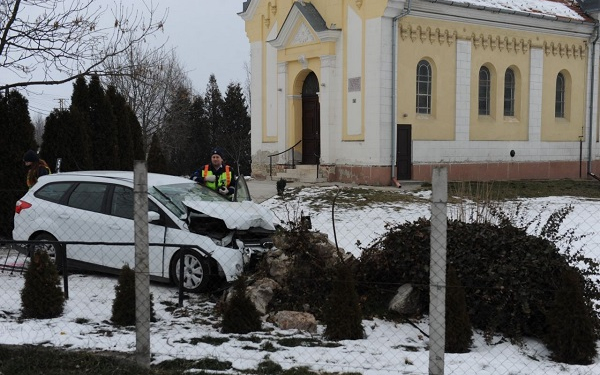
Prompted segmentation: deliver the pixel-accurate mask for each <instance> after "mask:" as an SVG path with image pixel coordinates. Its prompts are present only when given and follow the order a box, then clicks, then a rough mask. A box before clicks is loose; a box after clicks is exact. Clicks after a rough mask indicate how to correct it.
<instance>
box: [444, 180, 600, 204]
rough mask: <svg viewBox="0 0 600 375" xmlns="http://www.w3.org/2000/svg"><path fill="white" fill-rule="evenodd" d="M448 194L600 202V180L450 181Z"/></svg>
mask: <svg viewBox="0 0 600 375" xmlns="http://www.w3.org/2000/svg"><path fill="white" fill-rule="evenodd" d="M448 193H449V194H450V195H457V194H456V193H461V194H460V196H462V197H465V198H477V197H481V195H482V193H484V194H485V195H487V196H488V197H489V198H491V199H492V200H509V199H516V198H540V197H548V196H574V197H583V198H594V199H600V181H596V180H572V179H560V180H520V181H490V182H475V181H470V182H450V183H448Z"/></svg>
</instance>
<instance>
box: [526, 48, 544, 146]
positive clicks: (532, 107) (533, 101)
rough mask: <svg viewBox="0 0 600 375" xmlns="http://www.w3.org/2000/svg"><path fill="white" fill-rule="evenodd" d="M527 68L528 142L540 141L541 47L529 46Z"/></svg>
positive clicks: (542, 66) (542, 67)
mask: <svg viewBox="0 0 600 375" xmlns="http://www.w3.org/2000/svg"><path fill="white" fill-rule="evenodd" d="M529 69H530V72H529V121H528V123H529V142H540V141H541V139H542V96H543V80H544V51H543V50H542V49H541V48H531V50H530V62H529ZM523 83H525V82H523Z"/></svg>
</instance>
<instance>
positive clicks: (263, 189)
mask: <svg viewBox="0 0 600 375" xmlns="http://www.w3.org/2000/svg"><path fill="white" fill-rule="evenodd" d="M246 182H247V183H248V188H249V189H250V196H251V197H252V200H253V201H254V202H256V203H262V202H264V201H266V200H267V199H269V198H272V197H274V196H275V195H277V186H276V183H277V181H271V180H270V179H266V180H257V179H249V180H247V181H246ZM401 183H402V187H401V189H402V190H413V189H416V188H419V187H420V186H421V182H418V181H401ZM306 185H312V186H334V185H337V186H340V187H344V186H347V187H350V186H355V187H358V186H364V187H367V186H366V185H358V184H348V183H340V182H315V183H304V182H288V183H287V184H286V189H289V188H293V187H297V186H306ZM370 187H371V188H373V189H378V190H398V188H397V187H396V186H370Z"/></svg>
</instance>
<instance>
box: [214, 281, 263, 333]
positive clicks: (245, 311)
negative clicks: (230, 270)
mask: <svg viewBox="0 0 600 375" xmlns="http://www.w3.org/2000/svg"><path fill="white" fill-rule="evenodd" d="M232 293H233V295H232V297H231V299H230V300H229V301H228V302H226V303H225V306H224V307H223V321H222V328H221V331H222V332H223V333H240V334H244V333H250V332H256V331H260V330H261V328H262V321H261V319H260V313H259V312H258V310H257V309H256V306H254V303H253V302H252V301H251V300H250V298H249V297H248V296H247V295H246V278H245V277H244V276H240V277H238V278H237V279H236V280H235V282H234V283H233V291H232Z"/></svg>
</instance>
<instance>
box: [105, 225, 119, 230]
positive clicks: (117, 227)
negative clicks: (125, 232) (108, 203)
mask: <svg viewBox="0 0 600 375" xmlns="http://www.w3.org/2000/svg"><path fill="white" fill-rule="evenodd" d="M108 227H109V228H110V229H112V230H121V227H120V226H118V225H116V224H112V225H109V226H108Z"/></svg>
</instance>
